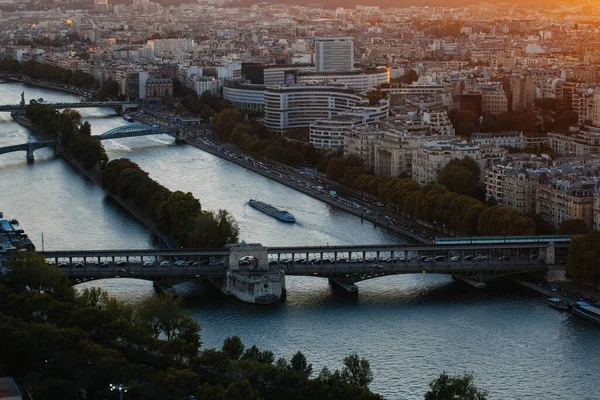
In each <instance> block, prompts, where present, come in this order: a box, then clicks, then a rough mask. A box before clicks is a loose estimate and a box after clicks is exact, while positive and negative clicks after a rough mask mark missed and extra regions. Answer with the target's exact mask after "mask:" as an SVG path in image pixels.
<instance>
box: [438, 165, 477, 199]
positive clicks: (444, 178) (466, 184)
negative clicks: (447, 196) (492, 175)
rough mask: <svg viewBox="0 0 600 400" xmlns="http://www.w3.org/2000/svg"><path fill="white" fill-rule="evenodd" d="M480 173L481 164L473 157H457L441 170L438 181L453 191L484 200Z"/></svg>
mask: <svg viewBox="0 0 600 400" xmlns="http://www.w3.org/2000/svg"><path fill="white" fill-rule="evenodd" d="M480 174H481V172H480V170H479V166H478V165H477V163H476V162H475V160H473V159H472V158H471V157H464V158H463V159H460V160H459V159H457V158H455V159H454V160H451V161H450V162H449V163H448V164H447V165H446V166H445V167H444V168H443V169H442V170H441V171H440V175H439V178H438V182H439V183H441V184H442V185H444V186H446V187H447V188H448V190H450V191H451V192H455V193H459V194H464V195H466V196H470V197H473V198H476V199H478V200H483V196H484V195H485V193H484V189H483V186H482V185H481V183H480V181H479V177H480Z"/></svg>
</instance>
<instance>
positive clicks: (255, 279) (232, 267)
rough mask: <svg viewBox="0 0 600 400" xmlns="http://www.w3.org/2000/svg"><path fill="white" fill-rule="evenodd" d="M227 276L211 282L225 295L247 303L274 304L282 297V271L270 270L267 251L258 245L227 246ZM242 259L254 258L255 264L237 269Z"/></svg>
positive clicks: (283, 283) (283, 292) (283, 281)
mask: <svg viewBox="0 0 600 400" xmlns="http://www.w3.org/2000/svg"><path fill="white" fill-rule="evenodd" d="M227 247H229V250H230V254H229V256H228V257H227V260H226V266H227V273H226V276H225V277H223V278H211V279H210V281H211V282H212V283H213V284H214V285H215V286H217V287H218V288H219V289H220V290H221V291H222V292H223V293H225V294H226V295H228V296H235V297H237V298H238V299H239V300H242V301H244V302H247V303H259V304H270V303H275V302H277V301H279V300H281V299H282V298H283V296H284V295H285V272H283V271H282V270H280V269H270V268H269V260H268V253H267V248H266V247H263V246H262V245H261V244H259V243H245V242H242V243H240V244H236V245H228V246H227ZM243 257H254V260H256V261H255V262H253V261H250V262H249V265H243V266H240V264H239V263H240V261H241V260H242V258H243Z"/></svg>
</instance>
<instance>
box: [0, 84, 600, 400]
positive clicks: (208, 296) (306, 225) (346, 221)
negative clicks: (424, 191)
mask: <svg viewBox="0 0 600 400" xmlns="http://www.w3.org/2000/svg"><path fill="white" fill-rule="evenodd" d="M22 88H23V85H14V86H13V85H3V86H2V91H1V92H0V103H3V104H12V103H16V102H18V101H19V100H20V93H21V89H22ZM25 90H26V97H27V99H30V98H38V97H43V98H44V99H46V100H52V101H54V100H57V101H66V100H73V99H74V98H75V96H71V95H68V94H58V95H57V94H56V93H54V92H49V91H47V90H39V89H36V88H31V87H25ZM69 96H71V97H69ZM102 114H103V112H100V113H96V112H95V111H93V110H92V112H91V113H89V114H88V113H87V112H84V115H87V116H88V117H87V118H89V119H90V121H91V123H92V130H93V133H94V134H97V133H101V132H104V131H106V130H108V129H112V128H115V127H118V126H121V125H124V124H126V122H125V121H124V120H123V119H122V118H120V117H116V118H111V117H104V116H102ZM0 118H4V115H0ZM26 139H27V132H26V131H25V130H21V128H20V127H19V126H18V125H16V124H14V123H12V122H10V121H6V122H3V121H2V120H0V145H8V144H19V143H22V142H24V141H25V140H26ZM162 141H164V142H166V143H173V141H172V139H171V138H169V137H168V136H155V137H152V138H132V139H123V140H119V141H114V143H113V142H112V141H107V142H106V145H107V149H108V152H109V155H110V157H111V158H115V157H129V158H131V159H133V161H135V162H137V163H139V164H140V166H141V167H142V168H144V169H146V170H147V171H148V172H149V173H150V175H151V176H152V177H154V178H155V179H157V180H159V182H160V183H162V184H163V185H165V186H167V187H169V188H170V189H171V190H184V191H192V192H193V193H194V194H195V195H197V196H198V197H199V198H200V200H201V202H202V206H203V208H204V209H208V210H216V209H218V208H226V209H228V210H230V211H231V212H232V213H233V214H234V216H235V217H236V219H237V220H238V221H239V223H240V228H241V232H242V238H245V239H251V240H253V241H260V242H262V243H265V244H269V245H309V244H315V243H327V242H329V243H330V244H331V245H334V244H353V243H368V244H377V243H390V242H397V241H399V240H400V239H399V238H398V237H396V236H393V235H389V234H387V233H386V232H385V231H382V230H379V229H374V228H373V227H372V226H370V225H369V224H366V223H365V224H361V222H360V220H359V219H358V218H355V217H353V216H349V215H347V214H344V213H342V212H339V211H337V210H334V209H331V208H330V207H329V206H326V205H324V204H322V203H320V202H318V201H316V200H313V199H311V198H308V197H306V196H304V195H302V194H299V193H297V192H295V191H293V190H291V189H288V188H285V187H282V186H281V185H278V184H276V183H274V182H272V181H269V180H268V179H266V178H263V177H259V176H256V175H255V174H252V173H250V172H248V171H246V170H244V169H241V168H240V167H237V166H235V165H232V164H230V163H228V162H226V161H224V160H221V159H219V158H216V157H214V156H212V155H210V154H207V153H204V152H202V151H200V150H197V149H194V148H191V147H189V146H178V145H174V144H167V145H165V144H162V143H161V142H162ZM45 152H46V150H39V151H37V152H36V157H37V158H36V162H35V163H34V164H33V165H31V164H27V163H25V161H24V160H25V157H24V155H23V154H20V153H16V154H13V155H2V156H0V211H4V212H5V215H7V216H11V217H16V218H18V219H19V220H20V222H21V223H22V224H23V226H24V227H25V229H26V230H27V232H28V233H29V235H30V237H31V238H32V239H33V240H34V241H35V242H36V243H39V239H38V238H40V234H41V232H42V231H43V232H44V237H45V242H46V248H54V249H58V248H66V249H80V248H83V247H86V248H145V247H152V246H153V244H152V242H151V241H150V238H149V235H148V234H147V232H146V231H145V230H144V229H143V228H142V227H140V226H139V225H138V224H137V223H135V221H133V220H132V219H131V218H130V217H129V216H128V215H126V214H125V213H124V212H123V211H122V210H120V209H118V208H116V207H115V206H114V204H112V203H111V202H108V201H106V200H105V198H104V195H103V193H102V191H101V190H100V189H98V188H97V187H95V186H94V185H91V184H90V183H89V182H86V181H85V179H83V178H82V177H81V176H80V175H79V174H78V173H76V172H75V171H73V170H72V169H71V168H70V167H68V166H67V165H66V164H65V163H64V162H63V161H62V160H60V159H55V158H51V151H50V150H48V153H45ZM46 154H47V155H48V156H49V158H46ZM13 156H14V157H15V158H12V157H13ZM252 196H256V197H260V198H261V200H263V201H266V202H268V203H271V204H277V205H282V206H285V207H286V208H288V209H289V211H291V212H292V213H294V214H296V217H297V218H298V221H299V223H298V224H294V225H282V224H279V223H278V222H277V221H275V220H274V219H272V218H269V217H267V216H265V215H263V214H260V213H257V212H256V210H253V209H250V208H248V207H247V206H246V201H247V200H248V199H249V198H250V197H252ZM94 285H98V286H101V287H104V288H105V289H107V290H109V292H111V293H112V294H113V295H115V296H117V297H119V298H121V299H123V300H126V301H131V302H134V303H136V302H139V301H142V300H143V299H144V298H147V297H148V296H152V295H153V293H154V291H153V289H152V285H151V283H150V282H147V281H142V280H134V279H127V278H121V279H107V280H99V281H95V282H88V283H85V284H81V285H78V286H77V287H78V288H84V287H90V286H94ZM358 286H359V288H360V289H359V293H358V295H349V294H348V293H345V292H344V291H341V290H339V289H337V288H333V287H331V286H330V285H329V283H328V282H327V280H326V279H322V278H316V277H288V279H287V288H288V296H287V298H286V300H285V301H284V302H282V303H279V304H275V305H271V306H267V307H264V306H257V305H251V304H243V303H240V302H239V301H237V300H236V299H234V298H231V297H226V296H224V295H222V294H221V293H220V292H219V291H218V290H217V289H215V288H214V287H213V286H212V285H210V284H208V283H206V282H204V283H199V284H189V283H188V284H183V285H179V286H178V289H179V290H183V291H186V292H187V293H192V292H193V293H194V294H193V295H190V296H187V297H186V298H185V303H184V305H185V307H186V309H187V310H189V312H190V313H191V314H192V315H193V316H194V317H195V318H196V319H197V320H198V321H199V322H200V324H201V325H202V340H203V342H204V343H205V347H217V348H218V347H220V346H221V344H222V342H223V340H224V339H225V338H226V337H227V336H232V335H239V336H240V337H241V338H242V339H243V340H244V342H245V343H246V344H247V345H251V344H253V343H256V344H257V345H258V346H259V347H260V348H262V349H271V350H272V351H273V352H274V353H275V355H276V357H279V356H284V357H288V358H289V357H291V356H292V354H293V353H294V352H296V351H298V350H301V351H302V352H303V353H304V354H305V355H306V356H307V358H308V360H309V362H311V363H313V366H314V368H315V370H316V371H318V370H320V369H321V368H322V367H323V366H328V367H329V368H334V369H335V368H341V366H342V359H343V358H344V356H346V355H347V354H349V353H351V352H357V353H359V355H361V356H363V357H366V358H367V359H369V361H370V362H371V366H372V368H373V372H374V375H375V380H374V382H373V384H372V385H371V388H372V389H373V390H375V391H377V392H379V393H381V394H383V395H384V396H386V397H387V398H390V399H406V400H417V399H422V398H423V393H425V391H426V390H427V385H428V383H429V382H430V381H431V380H432V379H434V378H435V377H436V376H437V375H438V374H439V373H440V372H441V371H442V370H446V371H448V372H449V373H461V372H463V371H473V372H474V373H475V379H476V383H477V384H478V385H479V386H481V387H484V388H487V389H488V390H489V391H490V393H491V398H493V399H502V400H504V399H518V400H539V399H551V400H554V399H561V400H562V399H576V400H598V395H597V393H598V389H599V387H598V382H600V372H599V370H598V365H600V352H599V351H598V340H599V338H600V333H599V332H600V331H598V327H597V326H594V325H592V324H589V323H587V322H586V321H582V320H580V319H577V318H575V317H573V316H572V315H570V314H567V313H560V312H558V311H556V310H554V309H551V308H550V307H548V306H546V304H545V300H544V298H543V297H541V296H538V295H536V294H533V293H530V292H527V291H523V290H521V289H519V288H516V287H514V286H511V285H508V286H507V285H504V286H496V285H490V286H489V287H488V289H486V290H476V289H472V288H470V287H467V286H465V285H462V284H459V283H456V282H453V281H451V280H450V279H449V278H447V277H444V276H434V275H430V274H426V275H422V274H419V275H406V276H395V277H387V278H378V279H373V280H370V281H365V282H360V283H359V284H358Z"/></svg>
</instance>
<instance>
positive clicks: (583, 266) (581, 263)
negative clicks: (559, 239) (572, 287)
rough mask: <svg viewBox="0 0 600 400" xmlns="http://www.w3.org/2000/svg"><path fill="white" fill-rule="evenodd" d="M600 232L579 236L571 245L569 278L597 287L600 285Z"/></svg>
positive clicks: (568, 260)
mask: <svg viewBox="0 0 600 400" xmlns="http://www.w3.org/2000/svg"><path fill="white" fill-rule="evenodd" d="M599 258H600V231H595V230H593V231H590V232H589V233H588V234H587V235H577V236H574V237H573V238H572V239H571V243H570V244H569V256H568V259H567V276H568V277H569V278H570V279H573V280H574V281H577V282H582V283H584V284H587V285H594V286H597V285H598V284H600V263H598V259H599Z"/></svg>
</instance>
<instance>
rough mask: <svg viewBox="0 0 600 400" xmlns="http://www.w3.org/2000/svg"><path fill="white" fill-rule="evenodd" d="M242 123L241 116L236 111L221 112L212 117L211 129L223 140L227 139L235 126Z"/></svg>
mask: <svg viewBox="0 0 600 400" xmlns="http://www.w3.org/2000/svg"><path fill="white" fill-rule="evenodd" d="M241 121H242V114H241V113H240V112H239V111H238V110H234V109H227V110H223V111H221V112H219V113H217V114H215V116H214V117H213V129H214V130H215V132H217V133H218V134H219V137H221V138H223V139H229V138H230V137H231V134H232V133H233V129H234V128H235V126H236V125H237V124H238V123H240V122H241Z"/></svg>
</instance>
